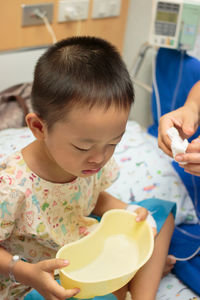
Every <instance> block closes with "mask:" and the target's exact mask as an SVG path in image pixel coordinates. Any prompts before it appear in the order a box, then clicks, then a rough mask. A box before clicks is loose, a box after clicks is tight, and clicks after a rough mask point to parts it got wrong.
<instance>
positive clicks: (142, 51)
mask: <svg viewBox="0 0 200 300" xmlns="http://www.w3.org/2000/svg"><path fill="white" fill-rule="evenodd" d="M150 48H152V46H151V45H150V44H149V43H148V42H145V43H143V44H142V45H141V46H140V48H139V51H138V53H137V55H136V57H135V58H134V60H133V63H132V65H131V68H130V70H129V73H130V77H131V79H132V81H133V83H134V84H136V85H138V86H140V87H142V88H143V89H145V90H146V91H147V92H149V93H152V87H151V86H149V85H147V84H145V83H143V82H141V81H140V80H138V79H136V76H137V74H138V72H139V70H140V68H141V66H142V63H143V61H144V58H145V55H146V52H147V50H148V49H150ZM132 69H133V70H132Z"/></svg>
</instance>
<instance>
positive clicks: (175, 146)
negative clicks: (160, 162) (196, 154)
mask: <svg viewBox="0 0 200 300" xmlns="http://www.w3.org/2000/svg"><path fill="white" fill-rule="evenodd" d="M167 134H168V136H169V138H170V140H171V141H172V143H171V149H172V154H173V157H174V160H175V156H176V155H177V154H179V153H185V152H186V150H187V147H188V145H189V142H188V140H187V139H184V140H183V139H182V138H181V137H180V135H179V132H178V130H177V129H176V128H175V127H171V128H169V129H168V130H167ZM181 164H186V163H185V162H182V163H181Z"/></svg>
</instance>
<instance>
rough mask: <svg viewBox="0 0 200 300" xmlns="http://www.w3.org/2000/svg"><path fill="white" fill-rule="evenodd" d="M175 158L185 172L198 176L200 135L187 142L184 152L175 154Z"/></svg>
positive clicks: (199, 170)
mask: <svg viewBox="0 0 200 300" xmlns="http://www.w3.org/2000/svg"><path fill="white" fill-rule="evenodd" d="M175 159H176V161H177V162H180V164H179V165H180V167H182V168H184V171H185V172H187V173H190V174H193V175H196V176H200V136H199V137H198V138H197V139H195V140H193V141H192V142H191V143H190V144H189V146H188V148H187V151H186V153H185V154H177V155H176V157H175ZM183 162H185V163H186V164H184V165H183V164H181V163H183Z"/></svg>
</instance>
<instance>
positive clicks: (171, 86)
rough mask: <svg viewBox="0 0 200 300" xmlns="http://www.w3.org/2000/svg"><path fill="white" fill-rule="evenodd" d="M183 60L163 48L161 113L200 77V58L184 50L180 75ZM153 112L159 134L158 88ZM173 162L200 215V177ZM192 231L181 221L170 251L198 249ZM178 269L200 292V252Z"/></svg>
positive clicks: (195, 228)
mask: <svg viewBox="0 0 200 300" xmlns="http://www.w3.org/2000/svg"><path fill="white" fill-rule="evenodd" d="M180 62H181V53H180V52H179V51H177V50H170V49H164V48H160V49H159V51H158V54H157V58H156V79H157V86H158V90H159V96H160V107H161V115H164V114H165V113H168V112H170V111H172V110H174V109H177V108H179V107H181V106H183V105H184V103H185V100H186V99H187V96H188V93H189V91H190V89H191V88H192V87H193V85H194V84H195V83H196V82H197V81H199V80H200V61H199V60H198V59H196V58H193V57H191V56H189V55H187V54H184V56H183V60H182V66H181V67H182V72H181V76H180V77H179V68H180ZM178 77H179V79H180V86H179V89H178V92H177V96H176V101H175V102H174V103H173V96H174V91H175V89H176V86H177V81H178ZM152 114H153V124H152V126H150V127H149V128H148V132H149V133H150V134H152V135H153V136H155V137H157V136H158V118H157V107H156V98H155V91H154V90H153V94H152ZM199 135H200V129H198V130H197V132H196V134H195V135H194V136H193V137H191V139H193V138H195V137H197V136H199ZM191 139H190V140H191ZM172 165H173V167H174V169H175V170H176V171H177V173H178V174H179V176H180V178H181V179H182V181H183V183H184V185H185V186H186V188H187V190H188V193H189V195H190V197H191V199H192V201H193V204H194V207H195V209H196V213H197V215H198V217H199V218H200V188H199V187H200V177H197V176H194V175H191V174H188V173H186V172H184V169H183V168H181V167H179V165H178V163H176V162H173V163H172ZM180 229H182V230H184V231H185V232H186V234H185V233H184V232H183V231H181V232H180ZM191 234H193V235H196V236H200V225H199V224H197V225H195V224H193V225H185V224H182V225H179V226H178V227H177V228H176V229H175V232H174V234H173V237H172V242H171V246H170V254H173V255H175V256H177V257H187V256H190V255H191V254H192V253H194V252H195V250H196V249H198V247H199V246H200V238H194V237H193V238H192V236H191ZM189 235H190V236H189ZM174 272H175V274H176V275H177V277H178V278H180V279H181V280H182V281H183V282H184V283H185V284H186V285H188V286H189V287H190V288H191V289H192V290H194V291H195V292H196V293H197V294H199V295H200V285H199V278H200V255H198V254H197V255H196V256H195V257H194V258H192V259H190V260H188V261H178V262H177V263H176V264H175V267H174Z"/></svg>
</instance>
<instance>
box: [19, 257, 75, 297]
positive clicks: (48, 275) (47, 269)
mask: <svg viewBox="0 0 200 300" xmlns="http://www.w3.org/2000/svg"><path fill="white" fill-rule="evenodd" d="M68 264H69V262H68V261H65V260H62V259H49V260H44V261H41V262H38V263H36V264H29V263H24V265H23V266H24V268H23V270H22V266H21V268H20V263H17V264H16V266H15V273H14V275H15V278H16V280H18V281H19V282H21V283H23V284H25V285H27V286H31V287H32V288H34V289H36V290H37V291H38V292H39V293H40V294H41V295H42V296H43V297H44V298H45V299H46V300H65V299H67V298H70V297H73V296H74V295H76V294H77V293H78V292H79V291H80V290H79V289H78V288H74V289H69V290H66V289H65V288H63V287H62V286H61V285H59V283H58V282H57V281H56V280H55V279H54V271H55V270H56V269H60V268H64V267H66V266H67V265H68ZM20 269H21V270H20ZM24 275H25V276H24Z"/></svg>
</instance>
